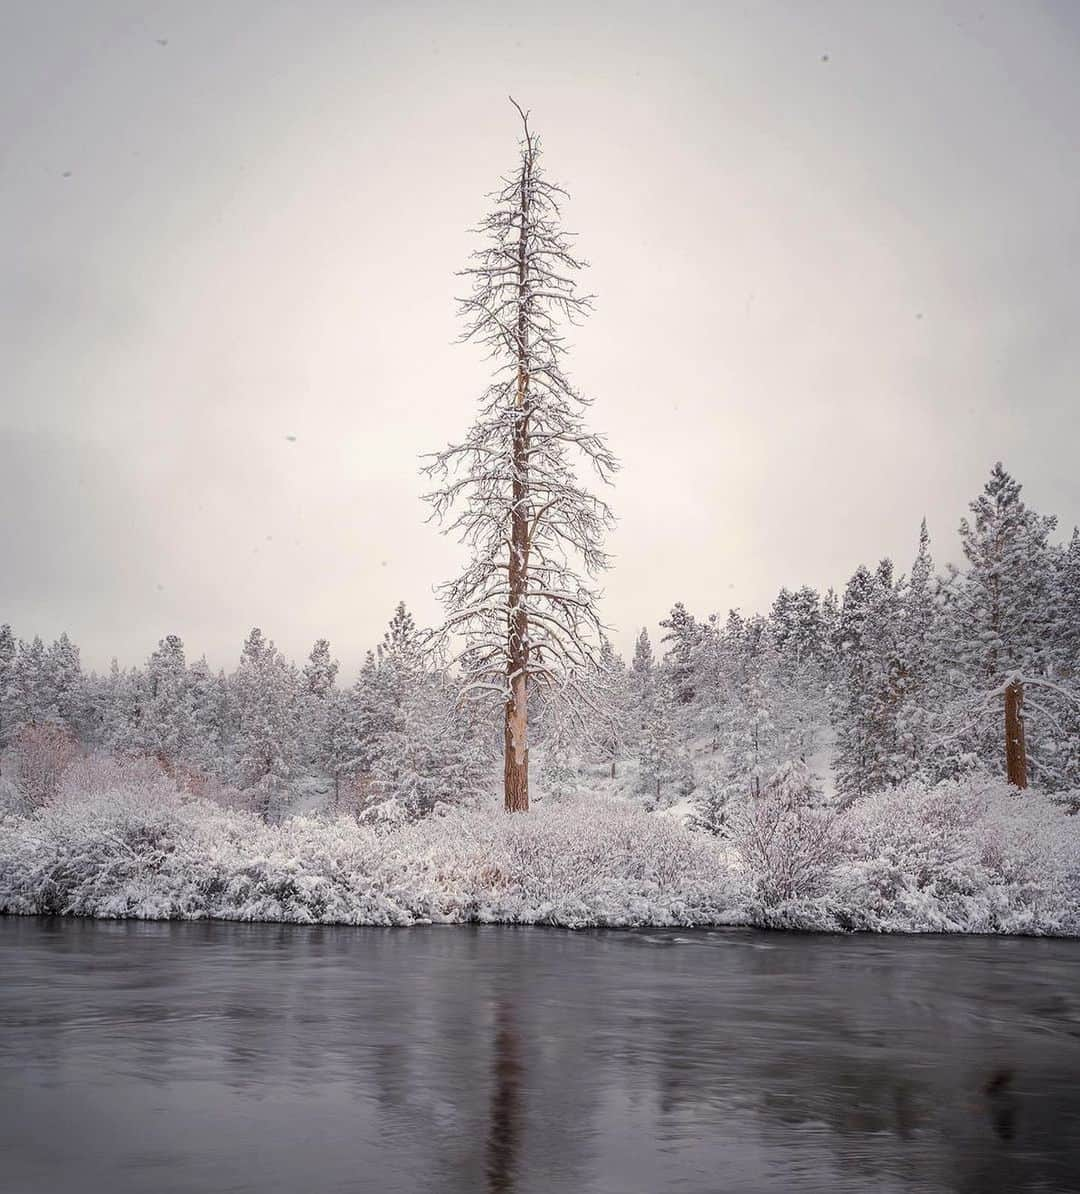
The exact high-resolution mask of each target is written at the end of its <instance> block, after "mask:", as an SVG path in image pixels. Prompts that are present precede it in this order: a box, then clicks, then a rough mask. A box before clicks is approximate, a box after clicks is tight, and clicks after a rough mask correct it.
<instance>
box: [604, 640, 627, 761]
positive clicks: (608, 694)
mask: <svg viewBox="0 0 1080 1194" xmlns="http://www.w3.org/2000/svg"><path fill="white" fill-rule="evenodd" d="M597 706H598V710H599V714H600V717H599V724H598V726H597V745H598V746H599V749H600V756H601V758H602V759H603V760H604V761H605V762H608V763H610V764H611V778H612V779H614V778H615V766H616V763H617V762H618V760H619V759H620V758H621V757H622V756H623V754H624V753H625V751H626V747H627V744H628V743H629V741H630V739H631V736H632V733H633V728H634V718H635V712H636V711H635V709H634V695H633V691H632V689H631V683H630V677H629V675H628V674H627V671H626V664H625V663H623V661H622V657H621V656H620V655H619V653H618V651H616V650H615V648H614V647H613V646H612V645H611V640H610V639H608V638H607V637H605V638H604V641H603V643H602V645H601V648H600V675H599V677H598V679H597Z"/></svg>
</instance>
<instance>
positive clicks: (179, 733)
mask: <svg viewBox="0 0 1080 1194" xmlns="http://www.w3.org/2000/svg"><path fill="white" fill-rule="evenodd" d="M145 689H146V700H145V703H144V705H143V710H142V718H141V722H140V726H139V731H140V740H141V745H142V749H143V751H144V752H145V753H146V754H148V755H152V756H153V757H154V758H155V759H156V760H157V761H158V763H159V764H160V765H161V767H162V768H163V769H164V770H165V771H167V772H170V773H171V772H172V770H173V768H174V767H175V766H176V764H177V763H178V762H179V761H180V758H181V756H182V755H183V754H185V753H186V752H187V751H188V749H189V748H190V745H191V738H192V729H193V727H192V713H191V686H190V683H189V678H188V668H187V658H186V656H185V654H184V643H183V640H182V639H181V638H180V636H179V635H177V634H168V635H166V636H165V637H164V638H163V639H161V641H160V642H159V643H158V645H157V649H156V650H155V651H154V652H153V654H152V655H151V656H150V658H149V659H148V660H147V663H146V671H145Z"/></svg>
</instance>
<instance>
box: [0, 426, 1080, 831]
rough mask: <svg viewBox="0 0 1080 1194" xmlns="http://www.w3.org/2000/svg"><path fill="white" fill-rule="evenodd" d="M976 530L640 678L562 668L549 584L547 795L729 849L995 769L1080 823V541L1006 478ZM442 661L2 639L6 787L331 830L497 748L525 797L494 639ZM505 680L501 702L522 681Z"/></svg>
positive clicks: (978, 508)
mask: <svg viewBox="0 0 1080 1194" xmlns="http://www.w3.org/2000/svg"><path fill="white" fill-rule="evenodd" d="M538 409H539V408H538ZM511 413H512V418H511V421H513V420H514V419H516V417H517V416H516V414H513V412H511ZM533 426H534V428H542V427H545V426H547V424H546V423H545V422H544V420H543V419H538V420H537V421H536V423H535V424H533ZM537 434H539V431H538V432H537ZM538 475H541V474H538ZM532 500H535V493H534V497H533V499H532ZM485 525H487V524H485ZM960 529H961V543H962V545H963V548H964V558H965V563H966V566H965V567H964V568H949V569H946V570H945V572H944V573H943V574H939V573H938V572H937V571H936V570H935V567H934V560H933V556H932V553H931V548H930V536H929V533H928V531H927V528H926V524H925V521H924V523H923V525H922V527H921V528H920V532H919V538H918V546H917V550H916V553H915V558H914V561H913V563H912V565H911V568H910V570H909V572H908V573H907V574H906V575H905V574H901V575H897V573H896V570H895V569H894V567H893V564H892V562H891V561H890V560H888V559H886V560H883V561H881V562H880V563H879V564H878V565H877V566H876V567H873V568H870V567H866V566H860V567H859V568H857V569H856V570H855V572H854V574H853V575H852V577H851V579H850V580H849V582H848V584H847V585H846V586H845V588H844V591H843V594H842V597H841V598H837V597H836V596H835V594H834V593H833V592H832V591H831V590H830V591H829V592H827V593H825V594H824V595H821V594H819V593H818V592H817V591H816V590H814V589H812V588H809V587H807V586H804V587H802V588H799V589H786V588H785V589H781V590H780V592H779V593H778V594H777V597H776V599H775V601H774V602H773V603H772V606H771V608H770V609H769V611H768V613H767V614H754V615H749V616H747V615H744V614H742V613H740V612H739V611H737V610H732V611H730V612H729V613H728V615H727V617H726V618H725V619H721V618H720V617H718V616H717V615H715V614H714V615H711V616H708V617H704V618H699V617H696V616H695V615H694V614H692V613H691V612H690V611H689V610H688V609H687V608H686V606H685V605H684V604H682V603H676V605H675V606H674V607H673V609H672V611H671V613H670V615H669V616H668V617H667V618H666V619H664V622H663V623H662V625H663V628H664V631H665V634H664V644H665V647H666V648H667V650H666V653H665V656H664V659H663V660H662V661H660V662H659V663H658V662H657V660H656V659H655V657H654V654H653V648H652V643H651V641H650V638H649V633H648V631H647V630H646V629H642V630H641V632H640V633H639V635H638V637H637V640H636V642H635V645H634V653H633V658H632V662H631V665H630V666H629V667H626V666H625V665H624V663H623V661H622V659H621V658H620V657H619V654H618V652H617V651H616V650H615V648H614V646H613V645H612V643H611V641H610V640H608V639H607V638H606V637H603V636H600V637H599V639H598V645H597V644H594V643H591V642H589V643H585V641H584V638H583V639H582V642H583V646H582V651H583V652H584V651H589V652H591V653H592V654H591V656H590V658H592V660H593V664H592V670H590V671H589V672H588V673H585V672H584V671H582V672H575V671H574V668H573V667H572V666H570V665H569V664H567V662H566V660H563V661H562V662H559V661H557V660H554V659H553V657H552V656H551V655H549V653H548V648H547V646H546V645H545V644H548V643H549V642H550V639H549V636H550V635H552V634H555V633H557V631H555V630H554V629H552V628H551V626H549V628H548V629H547V630H544V629H543V625H544V618H545V616H546V615H548V614H550V613H551V607H549V606H548V605H546V604H545V603H544V598H543V595H542V594H541V593H540V592H539V591H538V590H537V588H536V586H539V585H540V584H541V581H540V580H539V578H538V575H536V574H533V576H532V579H531V580H530V582H529V583H530V585H533V586H534V587H533V588H530V589H529V590H528V594H529V602H530V603H531V604H530V605H529V608H530V609H534V610H538V611H540V612H539V615H538V618H537V622H536V625H537V626H538V627H540V629H538V630H536V632H535V634H534V633H533V631H532V630H530V631H529V640H528V641H529V643H530V644H532V646H535V645H536V644H537V643H539V644H540V645H541V647H542V648H543V649H542V651H541V653H540V654H539V655H538V656H537V657H536V661H535V665H536V668H537V669H540V668H543V669H545V672H546V674H547V678H548V681H549V682H548V684H547V685H546V686H541V687H540V688H538V689H537V690H536V691H535V692H534V693H533V705H532V712H533V719H532V720H533V723H534V724H533V728H534V730H536V731H537V733H538V735H539V737H540V739H541V740H542V743H543V754H542V760H543V773H542V777H543V789H544V792H545V794H546V795H547V796H549V797H562V796H568V795H570V794H571V793H573V792H575V791H581V792H588V791H589V789H590V784H589V783H588V782H587V781H586V780H585V779H584V777H585V775H586V774H587V770H586V768H585V767H583V764H591V765H592V767H593V776H594V778H595V777H597V772H598V771H599V769H600V768H602V769H603V772H606V773H607V778H609V779H611V780H614V779H615V778H616V776H622V775H623V774H624V773H623V772H622V771H621V770H620V768H622V766H623V764H624V762H625V764H626V771H625V775H626V779H625V781H624V782H623V783H621V784H619V785H618V786H619V788H620V789H621V790H622V791H624V792H631V791H633V790H635V788H636V790H637V792H638V793H639V795H640V797H641V798H642V799H643V801H644V802H646V803H647V804H649V805H668V804H672V803H674V802H675V801H676V800H677V798H678V797H680V796H683V795H687V794H692V796H693V801H694V806H695V814H694V816H695V821H696V823H697V824H699V825H701V826H704V827H706V828H708V829H710V830H712V831H714V832H717V833H722V834H731V833H733V832H734V829H733V826H735V824H736V823H737V822H739V823H743V822H740V821H739V818H740V817H742V816H743V814H744V813H745V811H746V808H745V806H746V802H747V801H752V800H758V799H759V798H761V797H762V795H763V793H766V792H773V793H774V795H775V793H776V792H780V793H781V794H782V795H783V793H784V792H788V788H789V787H790V784H789V783H788V780H783V781H782V780H781V778H780V777H784V776H788V777H790V776H791V775H793V774H795V773H796V771H797V772H798V774H800V775H802V776H804V777H807V783H809V784H810V787H812V788H813V790H814V792H815V793H818V794H819V795H820V798H821V799H822V800H826V801H832V802H834V803H836V804H840V805H843V804H848V803H853V802H856V801H861V800H863V799H865V798H866V797H867V796H868V795H870V794H873V793H876V792H880V791H882V790H886V789H892V788H904V787H906V786H907V785H908V784H909V783H910V781H915V783H917V784H933V783H936V782H938V781H941V780H944V779H952V778H956V777H960V776H963V775H964V774H965V773H967V772H972V771H981V772H985V773H991V774H998V775H1000V774H1006V775H1007V776H1008V778H1009V780H1010V782H1012V784H1013V785H1014V787H1017V788H1023V787H1024V786H1026V785H1027V784H1029V783H1030V784H1031V785H1032V786H1034V787H1037V788H1039V789H1042V790H1043V791H1046V792H1050V793H1054V794H1056V796H1057V799H1059V800H1060V801H1062V802H1065V803H1067V804H1068V805H1069V806H1070V807H1071V808H1078V807H1080V533H1077V532H1076V531H1074V532H1073V533H1072V534H1071V535H1070V536H1069V537H1068V539H1066V540H1065V541H1064V542H1060V543H1059V542H1055V540H1054V531H1055V529H1056V524H1055V520H1054V519H1053V518H1051V517H1048V516H1044V515H1041V514H1038V513H1036V512H1035V511H1033V510H1031V509H1030V508H1029V507H1028V506H1027V504H1026V503H1025V502H1024V500H1023V497H1022V491H1021V487H1020V485H1019V484H1018V483H1017V482H1016V481H1015V480H1014V479H1013V478H1012V477H1011V476H1010V475H1009V474H1008V473H1007V472H1006V471H1005V470H1004V469H1003V468H1002V467H1001V466H1000V465H998V466H995V468H994V469H993V471H992V472H991V475H990V477H989V480H988V481H987V483H986V486H985V487H984V490H983V492H982V493H981V494H980V495H979V496H978V497H977V498H976V500H975V501H974V502H973V503H972V504H971V517H970V518H968V519H965V520H964V522H963V523H962V524H961V528H960ZM491 558H492V559H494V556H492V557H491ZM505 562H506V561H504V563H505ZM504 571H505V569H504ZM545 575H548V576H549V578H550V575H551V574H550V573H545ZM491 583H492V584H493V585H495V586H496V587H498V585H500V584H501V583H502V581H501V580H500V579H499V578H498V577H493V578H492V582H491ZM560 591H561V590H560ZM504 596H505V594H504ZM503 599H504V597H499V598H498V600H503ZM492 600H495V598H494V597H492ZM582 600H584V598H582ZM594 612H595V611H594ZM553 616H554V615H553ZM464 624H465V625H466V626H471V631H470V633H471V632H473V631H475V633H476V634H477V635H479V633H480V629H481V628H482V627H483V626H485V625H486V626H488V628H489V629H491V628H492V627H493V625H494V624H493V623H489V622H481V623H476V624H473V623H470V622H469V621H468V619H466V622H465V623H464ZM514 624H515V625H516V623H514ZM506 625H507V626H509V625H510V623H507V624H506ZM530 625H532V623H530ZM552 625H553V624H552ZM581 629H582V632H584V627H582V628H581ZM492 633H494V630H492ZM432 641H433V640H432V638H431V637H430V636H429V634H428V633H427V632H425V631H423V630H421V629H420V628H418V627H417V626H416V623H415V621H414V619H413V617H412V615H411V614H410V612H409V610H408V609H407V607H406V606H405V604H404V603H403V602H402V603H399V604H398V605H397V607H396V608H395V610H394V612H393V616H392V617H391V619H390V622H389V624H388V626H387V628H386V632H385V633H384V634H383V636H382V639H381V641H380V642H379V644H378V645H377V647H376V648H375V649H374V650H373V651H370V652H368V654H367V657H366V658H365V660H364V663H363V666H362V667H361V668H360V670H359V674H358V675H357V677H356V679H355V681H354V682H353V683H351V684H348V685H346V686H342V685H341V684H339V668H338V663H337V660H336V659H335V658H334V657H333V653H332V651H331V649H330V644H329V642H328V641H327V640H326V639H318V640H316V642H315V643H314V645H313V647H312V649H311V652H310V654H309V656H308V658H307V660H306V661H305V662H304V664H303V666H302V667H301V668H297V667H295V666H294V665H293V664H291V663H290V662H289V661H287V660H286V659H285V658H284V656H283V655H282V654H281V652H280V651H279V650H278V649H277V648H276V647H275V646H274V644H273V643H272V642H270V641H269V640H268V639H267V638H266V636H265V635H264V634H263V632H262V631H261V630H260V629H254V630H252V631H251V633H250V634H249V635H248V637H247V640H246V641H245V643H244V646H243V650H242V652H241V655H240V659H239V662H238V664H237V666H236V667H235V669H233V671H232V672H231V673H228V674H227V673H225V672H221V671H216V672H215V671H214V670H212V669H211V668H210V667H209V666H208V664H207V662H206V660H205V659H200V660H198V661H196V662H195V663H193V664H189V663H188V661H187V653H186V650H185V646H184V643H183V641H182V640H181V639H180V638H179V636H177V635H166V636H165V637H164V638H162V639H161V640H160V641H159V642H158V645H157V647H156V648H155V650H154V651H153V652H152V653H151V654H150V656H149V658H148V659H147V660H146V661H145V663H143V664H142V665H141V666H139V667H134V668H121V667H120V666H119V664H117V663H116V662H115V661H114V663H113V665H112V667H111V668H110V669H109V671H108V672H107V673H105V674H104V675H97V674H95V673H89V674H87V673H86V672H84V671H83V668H82V664H81V660H80V655H79V650H78V647H77V646H76V645H75V644H74V643H73V642H72V641H71V639H70V638H69V637H68V635H66V634H62V635H60V636H59V637H58V638H57V639H56V640H55V641H54V642H52V643H50V644H46V642H45V641H44V640H43V639H41V638H40V637H35V638H31V639H29V640H27V639H19V638H17V637H16V635H15V634H14V632H13V631H12V629H11V627H9V626H7V625H3V626H0V752H2V762H3V778H4V781H5V785H4V786H5V790H7V785H8V783H9V782H10V783H12V784H15V785H16V787H17V788H18V789H19V790H20V791H21V792H23V799H24V800H25V801H27V802H29V803H41V802H48V800H50V799H52V798H53V796H54V795H55V792H56V791H57V790H58V784H59V782H60V781H59V777H60V776H61V775H62V774H63V772H64V770H65V768H66V767H67V765H68V763H69V762H70V760H71V757H72V752H74V751H76V750H80V749H82V748H84V747H90V748H99V749H103V750H107V751H109V752H111V753H113V754H115V755H117V756H120V757H121V758H124V759H142V760H146V759H152V760H154V761H155V763H156V764H157V766H158V767H160V768H161V769H162V770H165V771H167V772H169V773H170V774H171V775H172V776H173V777H174V779H175V780H176V781H177V783H178V784H179V785H180V786H181V787H182V788H185V789H187V790H188V791H190V792H193V793H197V794H205V793H206V792H217V791H224V790H225V789H228V790H230V791H232V792H233V793H234V794H235V795H236V797H237V799H238V800H239V799H240V795H241V793H242V794H245V795H246V801H247V802H248V803H250V804H251V805H253V806H254V807H255V808H257V809H258V811H259V812H260V813H261V814H262V815H264V816H266V817H268V818H269V817H273V816H274V815H275V814H276V813H277V812H279V811H282V810H284V809H286V808H297V807H303V808H305V809H309V808H318V807H323V805H322V804H320V803H319V800H318V799H316V798H318V797H322V796H325V797H326V799H325V807H326V808H327V809H328V810H330V811H333V810H337V811H338V812H349V811H351V812H355V813H356V814H357V815H359V816H361V817H363V818H365V819H367V820H370V821H372V822H373V823H377V824H381V823H393V822H396V821H399V820H402V819H411V818H416V817H421V816H426V815H428V814H430V813H431V812H433V811H435V810H437V809H438V808H440V807H441V806H444V805H448V804H451V803H454V802H455V801H458V800H470V799H473V798H475V797H476V796H478V795H479V794H480V793H481V792H483V791H485V790H487V787H488V785H489V783H490V782H492V780H493V779H494V768H493V761H494V756H495V753H496V750H497V748H501V753H502V755H503V760H504V776H503V778H504V785H503V787H504V793H503V794H504V801H505V796H506V786H505V779H506V773H505V759H506V747H507V739H506V737H505V723H504V725H503V727H502V729H503V734H502V736H501V742H499V743H497V742H496V740H495V735H494V734H493V732H491V727H490V726H489V724H488V722H487V721H486V720H485V718H484V716H483V707H482V706H481V705H478V704H471V703H468V702H461V703H459V701H458V699H457V697H458V695H459V694H460V692H461V689H462V688H463V687H464V688H466V689H467V688H468V687H469V685H470V684H471V683H473V682H474V681H475V679H476V676H475V673H472V672H470V671H468V670H467V669H468V666H469V661H472V662H475V660H476V658H477V657H476V656H475V655H473V654H471V653H470V652H471V650H472V648H473V647H475V646H476V645H477V643H479V642H480V638H478V637H473V638H469V636H468V635H466V638H465V651H466V654H465V657H464V659H465V662H466V670H464V671H463V670H461V669H459V668H455V667H454V666H453V665H452V664H451V665H446V664H445V663H444V662H443V660H442V659H441V657H439V656H438V655H437V654H436V653H435V652H434V651H432V650H431V649H430V648H431V646H432ZM500 643H501V640H500ZM490 645H492V644H491V643H489V646H490ZM496 645H498V644H496ZM504 646H505V644H502V645H499V650H500V651H501V650H503V647H504ZM532 646H530V650H532ZM594 648H595V649H594ZM493 649H494V647H493ZM492 658H493V659H498V658H501V659H502V660H503V663H505V661H506V657H505V655H503V656H497V655H496V656H492ZM584 658H585V656H584V655H583V656H582V659H584ZM501 666H502V664H499V667H500V668H501ZM583 666H584V665H583ZM530 674H532V676H533V681H534V683H538V680H537V673H536V672H533V673H530ZM586 678H587V683H580V682H581V681H582V680H584V679H586ZM490 682H491V684H492V685H494V691H497V692H498V693H499V694H500V695H501V697H502V698H504V700H505V698H506V694H507V691H508V689H507V686H506V675H505V674H503V673H502V672H501V671H498V670H497V671H496V672H492V673H490ZM575 684H577V685H578V688H577V689H575V688H574V685H575ZM568 685H569V687H568ZM570 693H573V694H574V696H575V698H576V701H571V700H568V699H567V697H568V694H570ZM507 707H509V706H507ZM512 756H513V751H511V758H512ZM793 769H794V770H793ZM799 782H800V784H802V780H800V781H799ZM785 784H787V785H788V787H785ZM800 790H801V791H804V792H805V791H808V790H809V789H808V788H806V785H805V784H803V785H802V787H801V788H800ZM513 792H518V789H513V790H512V794H513ZM788 794H790V793H789V792H788ZM518 795H520V792H518ZM309 796H310V797H312V799H311V800H310V801H309V800H308V797H309ZM514 799H515V800H516V799H517V796H515V797H514ZM783 799H784V800H786V799H787V796H786V795H785V796H784V797H783ZM815 799H817V796H815ZM781 803H783V800H782V801H781ZM755 807H756V808H757V810H758V813H760V812H761V811H762V809H763V808H764V807H765V806H760V805H759V806H755ZM754 815H757V814H754ZM800 815H801V814H800Z"/></svg>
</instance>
